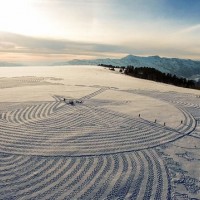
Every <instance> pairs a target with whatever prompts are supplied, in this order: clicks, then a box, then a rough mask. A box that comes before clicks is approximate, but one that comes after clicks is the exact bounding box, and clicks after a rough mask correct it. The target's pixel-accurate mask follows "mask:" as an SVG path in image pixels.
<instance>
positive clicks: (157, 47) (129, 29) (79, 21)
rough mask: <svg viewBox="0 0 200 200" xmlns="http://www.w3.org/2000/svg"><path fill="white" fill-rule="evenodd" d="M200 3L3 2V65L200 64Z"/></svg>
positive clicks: (122, 0)
mask: <svg viewBox="0 0 200 200" xmlns="http://www.w3.org/2000/svg"><path fill="white" fill-rule="evenodd" d="M199 8H200V0H0V62H17V63H25V64H50V63H54V62H63V61H68V60H72V59H96V58H107V57H110V58H121V57H123V56H126V55H128V54H133V55H138V56H152V55H159V56H161V57H178V58H185V59H194V60H200V12H199Z"/></svg>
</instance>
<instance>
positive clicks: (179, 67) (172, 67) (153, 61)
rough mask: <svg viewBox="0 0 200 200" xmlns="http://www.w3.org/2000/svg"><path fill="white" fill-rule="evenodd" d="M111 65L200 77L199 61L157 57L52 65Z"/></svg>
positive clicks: (70, 62) (129, 57) (77, 61)
mask: <svg viewBox="0 0 200 200" xmlns="http://www.w3.org/2000/svg"><path fill="white" fill-rule="evenodd" d="M99 64H106V65H113V66H128V65H132V66H134V67H152V68H155V69H157V70H159V71H161V72H164V73H170V74H175V75H177V76H179V77H185V78H190V77H192V79H195V78H197V77H200V61H195V60H190V59H178V58H164V57H163V58H162V57H159V56H149V57H140V56H134V55H128V56H126V57H123V58H121V59H110V58H106V59H96V60H77V59H76V60H71V61H68V62H60V63H55V64H54V65H99Z"/></svg>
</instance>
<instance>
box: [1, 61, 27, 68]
mask: <svg viewBox="0 0 200 200" xmlns="http://www.w3.org/2000/svg"><path fill="white" fill-rule="evenodd" d="M15 66H23V65H22V64H19V63H9V62H0V67H15Z"/></svg>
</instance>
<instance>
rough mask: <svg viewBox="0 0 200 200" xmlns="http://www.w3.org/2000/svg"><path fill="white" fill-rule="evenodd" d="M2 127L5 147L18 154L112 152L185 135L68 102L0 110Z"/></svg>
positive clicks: (0, 146)
mask: <svg viewBox="0 0 200 200" xmlns="http://www.w3.org/2000/svg"><path fill="white" fill-rule="evenodd" d="M0 126H1V135H0V151H1V152H4V153H14V154H19V155H42V156H61V155H62V156H89V155H107V154H113V153H122V152H129V151H133V150H142V149H146V148H149V147H155V146H158V145H160V144H164V143H166V142H169V141H173V140H175V139H177V138H179V137H181V136H182V134H180V133H177V132H176V131H174V130H172V129H169V128H167V127H163V126H160V125H157V124H155V123H151V122H148V121H144V120H142V119H140V118H137V119H136V118H131V117H130V116H127V115H124V114H121V113H117V112H114V111H110V110H108V109H105V108H101V107H99V108H98V107H95V106H90V105H89V106H88V105H85V104H77V105H76V106H72V105H69V104H66V103H65V102H63V101H55V102H43V103H34V104H32V105H27V104H24V106H22V105H21V106H20V108H19V109H16V110H14V111H11V112H6V113H2V114H1V116H0Z"/></svg>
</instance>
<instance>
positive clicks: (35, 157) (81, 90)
mask: <svg viewBox="0 0 200 200" xmlns="http://www.w3.org/2000/svg"><path fill="white" fill-rule="evenodd" d="M63 99H65V101H64V100H63ZM70 101H73V102H74V103H73V105H72V104H70V103H69V102H70ZM199 150H200V91H198V90H190V89H185V88H180V87H175V86H171V85H166V84H162V83H155V82H152V81H147V80H141V79H136V78H133V77H129V76H126V75H124V74H120V73H119V72H115V71H110V70H108V69H104V68H101V67H96V66H65V67H64V66H63V67H62V66H59V67H3V68H0V199H192V198H193V199H200V170H199V169H200V153H199Z"/></svg>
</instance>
